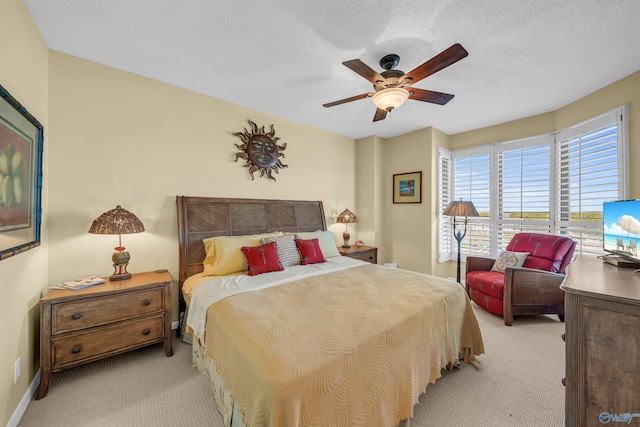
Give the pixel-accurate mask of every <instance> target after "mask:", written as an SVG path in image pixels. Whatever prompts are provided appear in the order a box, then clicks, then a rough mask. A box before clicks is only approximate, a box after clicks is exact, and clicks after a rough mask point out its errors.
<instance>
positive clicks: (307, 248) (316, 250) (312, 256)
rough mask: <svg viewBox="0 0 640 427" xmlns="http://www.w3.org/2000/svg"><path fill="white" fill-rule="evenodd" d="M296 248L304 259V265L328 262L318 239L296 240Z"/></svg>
mask: <svg viewBox="0 0 640 427" xmlns="http://www.w3.org/2000/svg"><path fill="white" fill-rule="evenodd" d="M296 246H297V247H298V251H299V252H300V258H301V259H302V265H307V264H318V263H321V262H327V261H326V260H325V259H324V255H323V254H322V251H321V250H320V244H319V243H318V239H309V240H303V239H296Z"/></svg>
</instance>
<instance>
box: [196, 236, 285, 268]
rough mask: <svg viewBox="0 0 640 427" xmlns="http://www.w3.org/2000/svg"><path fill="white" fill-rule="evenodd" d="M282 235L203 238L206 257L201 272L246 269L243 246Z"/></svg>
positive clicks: (257, 243) (256, 244)
mask: <svg viewBox="0 0 640 427" xmlns="http://www.w3.org/2000/svg"><path fill="white" fill-rule="evenodd" d="M271 236H282V232H280V231H277V232H275V233H264V234H249V235H246V236H219V237H211V238H209V239H204V240H203V241H202V243H203V244H204V248H205V251H206V253H207V257H206V258H205V259H204V261H203V262H202V264H203V265H204V272H203V274H204V275H206V276H224V275H227V274H231V273H237V272H239V271H247V270H248V269H249V266H248V264H247V259H246V258H245V256H244V254H243V253H242V249H241V248H242V247H243V246H260V239H262V238H263V237H271Z"/></svg>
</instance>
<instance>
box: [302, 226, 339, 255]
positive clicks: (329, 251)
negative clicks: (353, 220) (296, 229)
mask: <svg viewBox="0 0 640 427" xmlns="http://www.w3.org/2000/svg"><path fill="white" fill-rule="evenodd" d="M296 237H298V238H299V239H302V240H310V239H318V244H319V245H320V250H321V251H322V255H324V257H325V258H331V257H334V256H340V252H338V247H337V246H336V236H335V234H333V232H332V231H329V230H326V231H322V230H318V231H311V232H307V233H296Z"/></svg>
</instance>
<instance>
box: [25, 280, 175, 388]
mask: <svg viewBox="0 0 640 427" xmlns="http://www.w3.org/2000/svg"><path fill="white" fill-rule="evenodd" d="M172 282H173V278H172V277H171V274H169V272H168V271H167V270H156V271H152V272H148V273H139V274H132V275H131V279H129V280H122V281H114V282H110V281H109V280H108V279H107V282H106V283H103V284H100V285H95V286H91V287H88V288H84V289H80V290H77V291H74V290H60V289H54V290H50V291H49V292H48V293H47V294H46V295H44V296H43V297H42V298H41V299H40V385H39V386H38V391H37V392H36V400H37V399H42V398H43V397H45V396H46V395H47V393H48V392H49V386H50V385H51V374H52V373H53V372H58V371H62V370H64V369H67V368H72V367H74V366H78V365H82V364H84V363H89V362H93V361H95V360H98V359H103V358H105V357H109V356H114V355H116V354H120V353H125V352H127V351H130V350H134V349H137V348H140V347H145V346H147V345H150V344H156V343H159V342H164V352H165V353H166V355H167V357H169V356H173V347H172V342H171V284H172Z"/></svg>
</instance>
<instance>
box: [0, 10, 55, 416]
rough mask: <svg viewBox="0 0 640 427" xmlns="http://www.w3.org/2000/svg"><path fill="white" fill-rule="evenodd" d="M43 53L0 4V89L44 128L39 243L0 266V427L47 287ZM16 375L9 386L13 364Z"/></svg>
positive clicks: (13, 403) (21, 389) (26, 367)
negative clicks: (0, 294) (16, 367)
mask: <svg viewBox="0 0 640 427" xmlns="http://www.w3.org/2000/svg"><path fill="white" fill-rule="evenodd" d="M47 60H48V50H47V46H46V44H45V42H44V40H43V39H42V37H41V36H40V33H39V31H38V29H37V27H36V25H35V23H34V22H33V20H32V18H31V15H30V14H29V11H28V10H27V8H26V6H25V5H24V3H23V2H22V0H2V1H0V84H2V86H3V87H4V88H5V89H6V90H7V91H9V93H10V94H11V95H12V96H13V97H14V98H16V99H17V100H18V101H19V102H20V103H21V104H22V105H23V106H24V107H25V108H26V109H27V110H28V111H29V112H30V113H31V114H33V116H34V117H36V118H37V119H38V121H40V123H41V124H42V125H43V126H44V132H45V145H44V147H45V151H44V158H43V169H44V170H45V178H44V191H43V211H44V218H43V224H42V234H41V240H42V244H41V245H40V246H38V247H36V248H34V249H31V250H29V251H27V252H24V253H22V254H19V255H15V256H13V257H10V258H7V259H4V260H2V261H0V292H2V297H0V325H1V326H0V343H1V344H0V425H6V424H7V423H8V422H9V420H10V418H11V416H12V414H13V413H14V411H15V409H16V407H17V406H18V404H19V403H20V400H21V399H22V397H23V396H24V394H25V392H26V391H27V389H28V387H29V384H30V383H31V381H32V380H33V378H34V375H35V373H36V371H37V369H38V367H39V364H40V358H39V345H38V339H39V330H40V328H39V319H40V310H39V307H38V300H39V299H40V291H41V290H42V288H43V287H44V286H46V284H47V270H48V266H47V253H48V244H47V242H48V237H47V229H48V227H47V211H48V208H47V195H46V189H47V187H48V179H47V177H46V171H47V170H48V160H47V157H48V156H47V154H48V152H47V149H48V145H47V136H48V127H49V126H48V125H49V119H48V105H47V104H48V100H47V97H48V87H47V85H48V82H47V78H48V63H47ZM18 357H19V358H20V365H21V373H20V378H19V379H18V382H17V383H16V384H14V383H13V363H14V361H15V360H16V359H17V358H18Z"/></svg>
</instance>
